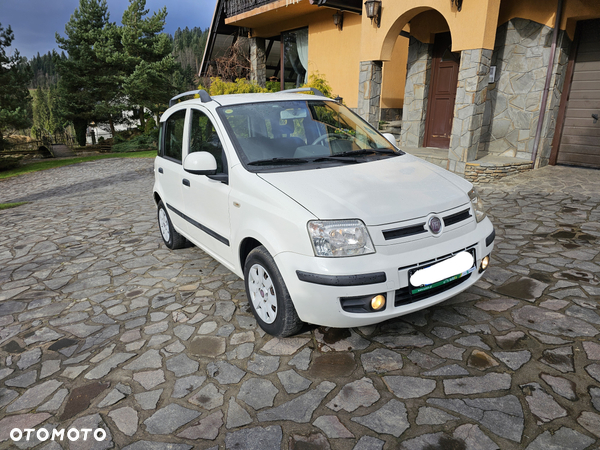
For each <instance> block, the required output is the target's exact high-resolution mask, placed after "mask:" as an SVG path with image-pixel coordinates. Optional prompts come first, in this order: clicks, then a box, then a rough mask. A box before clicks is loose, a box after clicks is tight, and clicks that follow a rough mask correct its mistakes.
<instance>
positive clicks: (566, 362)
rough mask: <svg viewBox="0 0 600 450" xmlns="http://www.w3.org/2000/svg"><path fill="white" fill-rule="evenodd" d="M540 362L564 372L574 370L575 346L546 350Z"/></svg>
mask: <svg viewBox="0 0 600 450" xmlns="http://www.w3.org/2000/svg"><path fill="white" fill-rule="evenodd" d="M540 362H542V363H544V364H547V365H549V366H550V367H553V368H555V369H556V370H559V371H561V372H563V373H567V372H574V371H575V367H574V365H573V347H559V348H555V349H552V350H544V351H543V353H542V357H541V358H540Z"/></svg>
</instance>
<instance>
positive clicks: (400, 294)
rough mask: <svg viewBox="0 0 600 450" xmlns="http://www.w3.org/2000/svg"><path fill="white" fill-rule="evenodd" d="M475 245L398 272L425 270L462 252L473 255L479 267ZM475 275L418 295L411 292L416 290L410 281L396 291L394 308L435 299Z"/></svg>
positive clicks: (469, 275)
mask: <svg viewBox="0 0 600 450" xmlns="http://www.w3.org/2000/svg"><path fill="white" fill-rule="evenodd" d="M475 245H476V244H473V245H471V246H469V247H467V248H463V249H460V250H457V251H455V252H453V253H450V254H449V255H444V256H440V257H439V258H436V259H431V260H428V261H423V262H421V263H419V264H414V265H412V266H408V267H401V268H400V269H398V270H405V269H409V270H410V269H412V270H410V271H409V273H410V272H412V271H414V270H417V269H425V268H426V267H429V266H431V265H432V264H435V263H437V262H440V261H443V260H445V259H448V258H451V257H452V256H454V255H456V254H457V253H460V252H462V251H465V250H466V251H468V252H469V253H471V254H472V255H473V259H474V261H475V265H477V262H476V261H477V254H476V253H475ZM472 274H473V272H471V273H469V274H468V275H466V276H464V277H461V278H459V279H457V280H453V281H451V282H449V283H446V284H443V285H441V286H437V287H434V288H431V289H429V290H427V291H423V292H418V293H416V294H411V290H413V289H414V288H412V287H411V286H410V281H409V285H408V286H406V287H403V288H400V289H398V290H397V291H396V295H395V299H394V306H396V307H397V306H404V305H409V304H411V303H415V302H418V301H420V300H425V299H427V298H429V297H433V296H434V295H437V294H441V293H442V292H446V291H448V290H450V289H452V288H454V287H456V286H458V285H460V284H462V283H464V282H465V281H467V280H468V279H469V278H471V275H472Z"/></svg>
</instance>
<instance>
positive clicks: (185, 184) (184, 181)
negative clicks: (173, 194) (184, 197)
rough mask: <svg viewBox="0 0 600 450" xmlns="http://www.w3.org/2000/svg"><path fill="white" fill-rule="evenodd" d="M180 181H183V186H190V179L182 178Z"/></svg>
mask: <svg viewBox="0 0 600 450" xmlns="http://www.w3.org/2000/svg"><path fill="white" fill-rule="evenodd" d="M182 183H183V185H184V186H187V187H190V180H188V179H186V178H184V179H183V181H182Z"/></svg>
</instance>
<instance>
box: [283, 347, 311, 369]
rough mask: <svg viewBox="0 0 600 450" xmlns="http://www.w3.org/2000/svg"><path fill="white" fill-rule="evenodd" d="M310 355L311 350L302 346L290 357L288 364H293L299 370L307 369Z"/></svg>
mask: <svg viewBox="0 0 600 450" xmlns="http://www.w3.org/2000/svg"><path fill="white" fill-rule="evenodd" d="M311 356H312V350H311V349H310V348H303V349H302V350H301V351H300V352H299V353H297V354H296V355H295V356H294V357H293V358H292V359H290V361H289V362H288V365H290V366H294V367H296V368H297V369H299V370H308V367H309V366H310V361H311Z"/></svg>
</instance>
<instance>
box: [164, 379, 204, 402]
mask: <svg viewBox="0 0 600 450" xmlns="http://www.w3.org/2000/svg"><path fill="white" fill-rule="evenodd" d="M205 380H206V377H205V376H197V375H191V376H189V377H184V378H179V379H177V380H175V386H174V387H173V393H172V394H171V397H173V398H183V397H185V396H187V395H189V394H191V393H192V392H193V391H195V390H196V389H197V388H199V387H200V386H202V383H204V381H205Z"/></svg>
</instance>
